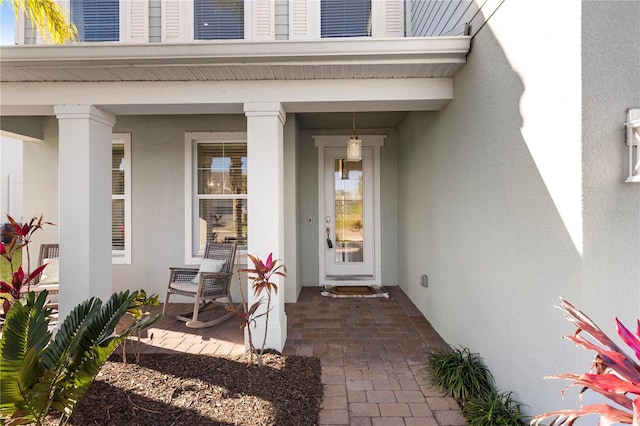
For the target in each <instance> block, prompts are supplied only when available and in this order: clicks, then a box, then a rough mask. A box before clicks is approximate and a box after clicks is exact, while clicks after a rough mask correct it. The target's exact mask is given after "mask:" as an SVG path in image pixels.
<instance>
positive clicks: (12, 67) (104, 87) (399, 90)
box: [0, 36, 470, 116]
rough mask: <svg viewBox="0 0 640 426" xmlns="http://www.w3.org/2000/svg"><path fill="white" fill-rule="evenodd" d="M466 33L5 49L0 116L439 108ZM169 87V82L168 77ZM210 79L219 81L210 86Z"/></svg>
mask: <svg viewBox="0 0 640 426" xmlns="http://www.w3.org/2000/svg"><path fill="white" fill-rule="evenodd" d="M469 46H470V38H469V37H464V36H462V37H428V38H395V39H371V38H367V39H341V40H318V41H287V40H285V41H272V42H244V41H232V42H213V43H212V42H206V43H190V44H165V43H157V44H153V43H150V44H136V45H134V44H115V43H110V44H78V45H70V46H44V45H43V46H40V45H28V46H7V47H1V48H0V57H1V58H2V60H1V62H0V83H1V84H2V93H1V94H0V101H1V102H0V115H3V116H9V115H14V116H18V115H52V114H53V107H54V105H60V104H90V105H96V106H98V107H100V108H104V109H105V110H108V111H110V112H113V113H114V114H116V115H119V114H122V115H130V114H221V113H242V111H243V104H245V103H247V102H273V101H274V100H277V101H279V102H281V103H282V104H283V106H284V107H285V108H286V110H287V112H331V111H334V112H337V111H412V110H438V109H441V108H442V107H443V106H444V105H446V104H447V103H448V102H450V101H451V99H452V98H453V89H452V78H451V77H452V76H453V75H454V74H455V73H456V72H457V71H458V70H459V69H460V68H461V67H462V66H463V65H464V64H465V62H466V56H467V53H468V51H469ZM169 82H170V83H171V84H167V83H169ZM212 82H214V84H212Z"/></svg>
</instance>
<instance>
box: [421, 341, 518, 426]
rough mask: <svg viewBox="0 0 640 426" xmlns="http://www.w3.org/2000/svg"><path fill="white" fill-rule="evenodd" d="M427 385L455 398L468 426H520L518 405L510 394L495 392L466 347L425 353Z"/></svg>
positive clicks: (479, 360) (488, 376)
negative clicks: (427, 368) (428, 371)
mask: <svg viewBox="0 0 640 426" xmlns="http://www.w3.org/2000/svg"><path fill="white" fill-rule="evenodd" d="M427 363H428V366H429V370H430V376H431V383H432V384H433V385H434V386H435V387H436V388H438V389H439V390H440V391H441V392H446V393H447V395H449V396H451V397H453V398H455V399H456V400H457V401H458V404H460V406H461V407H462V409H463V412H464V415H465V418H466V419H467V421H468V422H469V424H470V425H471V426H486V425H492V426H520V425H522V421H521V420H520V416H521V415H520V407H521V406H522V404H520V403H519V402H517V401H516V400H515V398H514V397H513V395H514V394H513V392H509V393H503V392H499V391H497V390H496V389H495V387H494V382H493V376H492V375H491V372H490V371H489V368H488V367H487V366H486V365H485V363H484V361H483V360H482V357H481V356H480V355H479V354H477V353H472V352H471V351H470V350H469V349H468V348H451V349H441V350H437V351H435V352H432V353H430V354H429V356H428V358H427Z"/></svg>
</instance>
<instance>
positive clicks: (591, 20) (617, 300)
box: [582, 1, 640, 331]
mask: <svg viewBox="0 0 640 426" xmlns="http://www.w3.org/2000/svg"><path fill="white" fill-rule="evenodd" d="M582 33H583V38H582V77H583V79H582V95H583V96H582V107H583V119H582V121H583V127H582V138H583V146H584V148H583V157H582V161H583V167H584V178H583V179H584V183H583V188H584V295H585V300H584V304H585V306H586V308H585V309H588V311H587V312H589V313H590V316H591V317H592V319H594V320H596V321H597V322H598V323H599V324H601V326H602V327H604V326H605V325H606V326H607V329H608V330H609V331H613V318H614V317H616V316H618V317H620V319H621V320H623V321H625V323H626V324H627V325H631V326H633V324H634V323H635V321H636V320H637V319H638V318H640V267H639V266H638V265H639V264H640V249H639V248H638V247H639V246H640V184H637V183H635V184H633V183H627V184H620V182H624V180H625V178H626V177H627V174H628V173H627V171H628V161H629V160H628V158H629V157H628V155H627V154H628V149H627V147H626V146H625V143H624V141H625V138H624V129H623V128H622V124H621V123H624V122H625V121H626V115H625V113H626V110H627V109H628V108H638V107H640V71H639V70H640V3H638V2H635V1H623V2H616V1H605V2H583V6H582ZM594 34H598V36H597V37H594ZM591 313H592V314H591Z"/></svg>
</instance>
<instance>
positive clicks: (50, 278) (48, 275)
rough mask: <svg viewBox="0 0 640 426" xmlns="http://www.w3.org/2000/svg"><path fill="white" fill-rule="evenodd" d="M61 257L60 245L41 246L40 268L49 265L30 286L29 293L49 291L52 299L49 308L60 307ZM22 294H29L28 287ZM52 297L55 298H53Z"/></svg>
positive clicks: (48, 304) (22, 290) (23, 289)
mask: <svg viewBox="0 0 640 426" xmlns="http://www.w3.org/2000/svg"><path fill="white" fill-rule="evenodd" d="M59 257H60V245H59V244H41V245H40V255H39V256H38V266H42V265H44V264H45V263H48V264H49V265H48V266H47V267H46V268H45V269H44V271H42V272H41V273H40V274H38V276H37V277H36V278H35V279H34V280H33V283H32V284H31V285H30V286H29V291H34V292H36V293H40V292H42V291H43V290H47V292H48V293H49V296H50V299H49V302H48V303H47V306H51V307H57V306H58V291H59V289H60V283H59V278H58V276H59V272H58V271H59V268H60V264H59V260H58V259H59ZM21 293H24V294H26V293H27V287H26V286H25V287H23V288H22V289H21ZM51 296H53V297H52V298H51Z"/></svg>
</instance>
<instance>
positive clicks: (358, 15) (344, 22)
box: [320, 0, 371, 38]
mask: <svg viewBox="0 0 640 426" xmlns="http://www.w3.org/2000/svg"><path fill="white" fill-rule="evenodd" d="M370 35H371V0H322V1H321V3H320V36H321V37H322V38H329V37H366V36H370Z"/></svg>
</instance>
